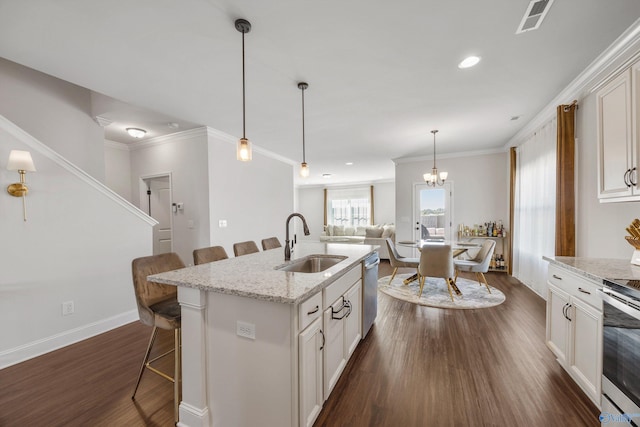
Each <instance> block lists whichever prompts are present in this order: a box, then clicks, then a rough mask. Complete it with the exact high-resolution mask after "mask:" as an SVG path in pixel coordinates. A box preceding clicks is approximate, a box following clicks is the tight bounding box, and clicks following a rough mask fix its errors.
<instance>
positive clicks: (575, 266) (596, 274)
mask: <svg viewBox="0 0 640 427" xmlns="http://www.w3.org/2000/svg"><path fill="white" fill-rule="evenodd" d="M542 258H543V259H545V260H547V261H549V262H550V263H551V264H556V265H558V266H560V267H564V268H566V269H568V270H570V271H573V272H574V273H576V274H579V275H581V276H584V277H587V278H589V279H591V280H595V281H597V282H600V283H602V279H635V280H639V279H640V267H639V266H637V265H633V264H631V262H629V260H628V259H608V258H579V257H566V256H557V257H547V256H543V257H542Z"/></svg>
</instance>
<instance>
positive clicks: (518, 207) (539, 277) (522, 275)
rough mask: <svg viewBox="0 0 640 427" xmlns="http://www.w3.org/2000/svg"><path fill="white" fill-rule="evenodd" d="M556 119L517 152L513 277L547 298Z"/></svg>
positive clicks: (551, 252) (552, 233) (552, 235)
mask: <svg viewBox="0 0 640 427" xmlns="http://www.w3.org/2000/svg"><path fill="white" fill-rule="evenodd" d="M556 123H557V121H556V119H554V120H552V121H551V122H549V123H547V124H546V125H544V126H543V127H542V128H541V129H540V130H539V131H538V132H536V133H535V134H534V135H533V136H532V137H531V138H529V139H528V140H527V141H526V142H525V143H524V144H522V145H521V146H520V147H518V148H517V149H516V151H517V166H516V188H515V193H516V195H515V206H514V225H513V228H514V230H513V241H514V244H513V256H514V267H513V273H514V276H515V277H516V278H518V279H519V280H520V281H521V282H522V283H524V284H525V285H527V286H529V287H530V288H531V289H533V290H534V291H535V292H536V293H538V294H539V295H540V296H542V297H543V298H546V293H547V291H546V290H547V286H546V278H547V264H548V263H547V261H544V260H543V259H542V256H543V255H546V256H553V255H554V253H555V214H556V210H555V207H556V130H557V124H556Z"/></svg>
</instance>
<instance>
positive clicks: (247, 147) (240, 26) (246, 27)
mask: <svg viewBox="0 0 640 427" xmlns="http://www.w3.org/2000/svg"><path fill="white" fill-rule="evenodd" d="M236 30H238V31H240V32H241V33H242V138H240V140H238V147H237V149H236V158H237V159H238V160H240V161H242V162H248V161H250V160H251V141H249V140H248V139H247V136H246V134H245V131H246V126H245V116H246V109H245V84H244V35H245V34H246V33H248V32H249V31H251V23H249V21H247V20H246V19H236Z"/></svg>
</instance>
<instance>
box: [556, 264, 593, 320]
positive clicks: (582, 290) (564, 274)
mask: <svg viewBox="0 0 640 427" xmlns="http://www.w3.org/2000/svg"><path fill="white" fill-rule="evenodd" d="M548 277H549V283H551V284H552V285H554V286H557V287H558V288H560V289H562V290H564V291H565V292H567V293H569V294H571V295H572V296H574V297H576V298H579V299H581V300H583V301H584V302H586V303H587V304H589V305H592V306H594V307H596V308H598V309H600V310H602V300H601V299H600V298H599V297H598V295H597V294H596V291H597V290H598V289H601V288H602V285H601V284H600V285H599V284H598V283H595V282H593V281H592V280H591V279H589V278H587V277H584V276H579V275H577V274H575V273H573V272H571V271H569V270H567V269H564V268H562V267H558V266H556V265H553V264H551V265H549V276H548Z"/></svg>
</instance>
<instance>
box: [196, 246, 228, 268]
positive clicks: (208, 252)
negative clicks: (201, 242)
mask: <svg viewBox="0 0 640 427" xmlns="http://www.w3.org/2000/svg"><path fill="white" fill-rule="evenodd" d="M228 258H229V256H228V255H227V251H225V250H224V248H223V247H222V246H211V247H210V248H202V249H196V250H195V251H193V263H194V264H195V265H198V264H206V263H208V262H214V261H220V260H222V259H228Z"/></svg>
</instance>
